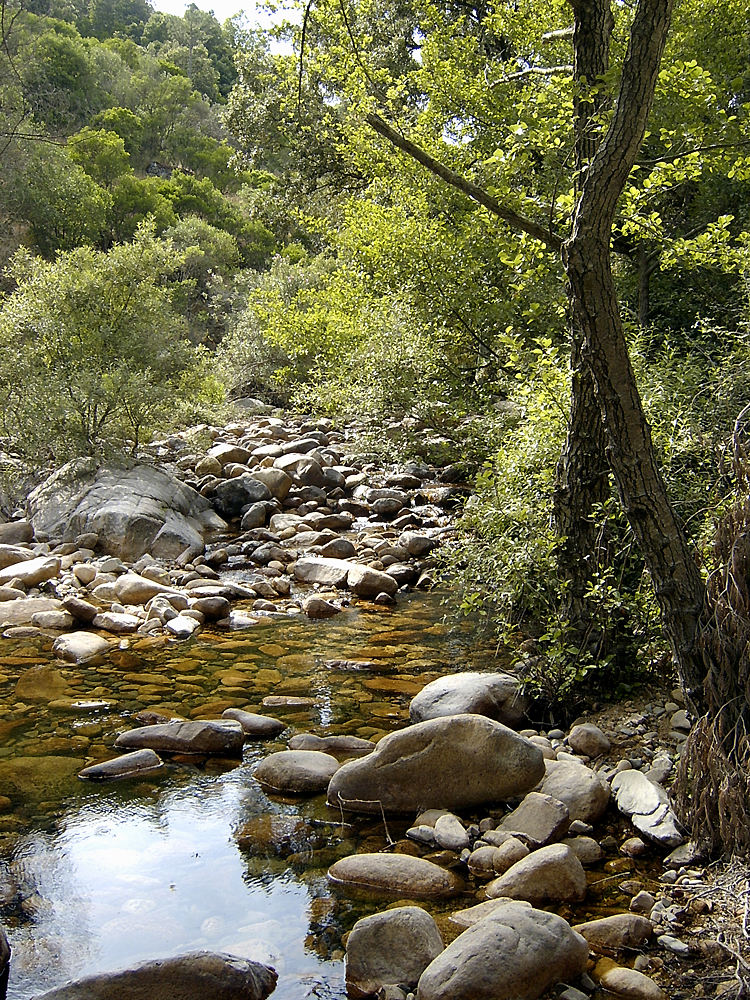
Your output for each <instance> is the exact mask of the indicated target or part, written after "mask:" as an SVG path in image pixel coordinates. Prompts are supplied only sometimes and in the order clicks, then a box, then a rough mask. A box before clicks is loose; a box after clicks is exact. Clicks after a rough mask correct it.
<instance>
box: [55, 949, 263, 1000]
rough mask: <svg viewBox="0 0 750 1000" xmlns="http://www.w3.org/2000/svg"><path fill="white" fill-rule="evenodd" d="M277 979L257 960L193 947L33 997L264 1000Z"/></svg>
mask: <svg viewBox="0 0 750 1000" xmlns="http://www.w3.org/2000/svg"><path fill="white" fill-rule="evenodd" d="M276 980H277V975H276V972H275V971H274V970H273V969H271V968H269V967H268V966H266V965H261V964H260V963H259V962H250V961H247V960H246V959H244V958H239V957H238V956H237V955H222V954H220V953H214V952H208V951H197V952H191V953H189V954H187V955H179V956H178V957H176V958H163V959H158V960H157V961H154V962H145V963H144V964H143V965H137V966H134V967H133V968H132V969H126V970H124V971H122V972H104V973H101V974H99V975H96V976H88V977H86V978H85V979H79V980H78V981H77V982H73V983H69V984H68V985H66V986H59V987H58V988H57V989H54V990H49V992H47V993H43V994H42V995H41V996H40V997H38V998H37V1000H199V998H200V1000H209V998H210V1000H265V998H266V997H268V996H270V995H271V993H273V991H274V989H275V987H276Z"/></svg>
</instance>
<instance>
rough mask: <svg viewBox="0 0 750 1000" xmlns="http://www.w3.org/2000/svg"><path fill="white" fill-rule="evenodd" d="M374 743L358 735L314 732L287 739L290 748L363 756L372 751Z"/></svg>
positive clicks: (298, 734)
mask: <svg viewBox="0 0 750 1000" xmlns="http://www.w3.org/2000/svg"><path fill="white" fill-rule="evenodd" d="M375 747H376V744H375V743H373V742H372V740H363V739H361V737H359V736H316V735H315V733H297V734H296V735H295V736H292V738H291V739H290V740H289V749H290V750H323V751H324V752H325V753H332V754H337V753H338V754H348V755H350V756H352V757H363V756H364V755H365V754H368V753H372V751H373V750H374V749H375Z"/></svg>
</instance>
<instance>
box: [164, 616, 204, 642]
mask: <svg viewBox="0 0 750 1000" xmlns="http://www.w3.org/2000/svg"><path fill="white" fill-rule="evenodd" d="M200 627H201V626H200V622H199V621H198V619H197V618H192V617H191V616H190V615H175V616H174V618H170V619H169V621H167V622H165V623H164V628H165V629H166V631H167V632H169V633H170V634H171V635H173V636H174V637H175V638H176V639H189V638H190V636H191V635H193V633H194V632H197V631H198V629H199V628H200Z"/></svg>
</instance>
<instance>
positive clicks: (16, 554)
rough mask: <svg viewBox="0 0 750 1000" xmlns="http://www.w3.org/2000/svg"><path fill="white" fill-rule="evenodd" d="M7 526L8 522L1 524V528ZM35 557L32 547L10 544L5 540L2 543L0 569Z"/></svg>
mask: <svg viewBox="0 0 750 1000" xmlns="http://www.w3.org/2000/svg"><path fill="white" fill-rule="evenodd" d="M11 523H12V522H11ZM6 527H7V525H6V524H0V530H2V529H3V528H6ZM0 537H2V536H0ZM34 558H35V555H34V553H33V552H32V551H31V549H25V548H23V546H21V545H13V544H10V545H9V544H7V543H6V542H5V541H3V542H2V543H0V569H5V567H6V566H15V565H16V564H17V563H20V562H28V561H29V560H30V559H34Z"/></svg>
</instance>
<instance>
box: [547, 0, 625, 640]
mask: <svg viewBox="0 0 750 1000" xmlns="http://www.w3.org/2000/svg"><path fill="white" fill-rule="evenodd" d="M573 6H574V11H575V25H574V28H573V39H572V40H573V51H574V63H573V79H574V83H575V92H574V93H575V97H574V116H575V118H574V129H575V140H574V141H575V153H574V155H575V164H574V167H575V191H576V195H577V196H579V195H580V192H581V187H582V184H583V179H584V177H585V173H586V171H587V169H588V166H589V164H590V162H591V160H592V158H593V156H594V154H595V153H596V150H597V147H598V145H599V136H600V132H599V127H598V122H597V117H596V116H597V114H598V112H599V111H600V110H601V108H602V104H603V101H604V96H603V94H604V91H603V88H597V87H596V81H597V80H601V79H602V78H603V76H604V74H605V73H606V72H607V69H608V68H609V40H610V35H611V33H612V28H613V25H614V19H613V17H612V13H611V11H610V8H609V3H599V4H596V3H588V4H587V3H577V2H576V3H574V5H573ZM583 339H584V331H583V330H582V329H581V327H580V324H579V322H578V316H577V314H576V313H575V312H574V311H573V312H572V314H571V353H570V368H571V394H570V419H569V422H568V431H567V435H566V439H565V444H564V445H563V449H562V453H561V455H560V460H559V462H558V463H557V470H556V477H555V490H554V493H553V497H552V516H553V520H554V524H555V530H556V532H557V535H558V537H559V538H560V544H559V546H558V550H557V565H558V576H559V578H560V580H561V582H562V583H563V585H564V590H563V607H562V609H561V611H562V614H563V617H564V619H565V620H566V622H567V624H568V625H569V626H570V627H571V628H572V629H574V630H575V632H577V633H578V634H579V638H580V640H582V641H585V640H586V636H587V634H588V631H589V628H590V626H591V617H592V616H591V613H590V601H588V600H587V598H586V593H587V590H588V589H589V586H590V584H591V583H592V581H593V579H594V576H595V574H596V572H597V570H599V569H600V568H602V554H603V552H602V545H601V541H600V538H599V525H598V523H597V520H596V517H595V516H594V511H595V509H596V507H597V505H599V504H602V503H603V502H604V501H605V500H606V499H607V496H608V495H609V463H608V461H607V456H606V454H605V438H604V425H603V423H602V421H601V418H600V416H599V408H598V404H597V402H596V398H595V395H594V382H593V379H592V377H591V372H590V370H589V368H588V366H587V365H586V364H585V363H584V361H583V356H582V352H581V348H582V345H583Z"/></svg>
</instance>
